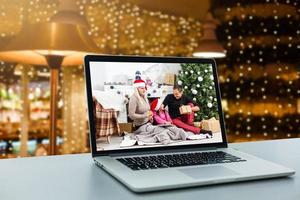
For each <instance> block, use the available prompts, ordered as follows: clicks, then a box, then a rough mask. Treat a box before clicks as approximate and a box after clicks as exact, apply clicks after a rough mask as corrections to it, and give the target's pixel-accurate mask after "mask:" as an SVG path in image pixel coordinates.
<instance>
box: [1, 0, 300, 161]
mask: <svg viewBox="0 0 300 200" xmlns="http://www.w3.org/2000/svg"><path fill="white" fill-rule="evenodd" d="M299 14H300V6H299V1H297V0H251V1H246V0H227V1H220V0H202V1H199V0H185V1H181V0H160V1H153V0H152V1H149V0H23V1H20V0H1V5H0V24H1V25H0V157H1V158H14V157H26V156H41V155H49V154H69V153H83V152H89V141H88V140H89V139H88V134H89V131H88V126H87V112H86V103H85V102H86V94H85V82H84V73H83V66H82V64H83V63H82V55H84V53H88V52H91V53H100V54H114V55H117V54H127V55H149V56H150V55H153V56H154V55H155V56H180V57H184V56H203V55H205V56H212V57H215V58H216V62H217V65H218V73H219V80H220V87H221V93H222V99H223V100H222V106H223V109H224V111H225V123H226V127H227V134H228V140H229V142H244V141H257V140H269V139H282V138H295V137H300V81H299V76H300V53H299V52H300V51H299V50H300V15H299ZM211 52H213V53H219V54H215V55H211V54H209V53H211ZM201 53H204V54H202V55H201ZM205 53H206V54H205ZM220 54H221V56H220ZM224 55H225V57H224ZM83 102H84V103H83ZM49 138H50V140H49Z"/></svg>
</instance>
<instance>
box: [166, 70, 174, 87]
mask: <svg viewBox="0 0 300 200" xmlns="http://www.w3.org/2000/svg"><path fill="white" fill-rule="evenodd" d="M164 83H165V84H167V85H174V83H175V74H173V73H166V74H165V77H164Z"/></svg>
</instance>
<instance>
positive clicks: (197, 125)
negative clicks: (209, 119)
mask: <svg viewBox="0 0 300 200" xmlns="http://www.w3.org/2000/svg"><path fill="white" fill-rule="evenodd" d="M194 126H195V127H198V128H202V122H194Z"/></svg>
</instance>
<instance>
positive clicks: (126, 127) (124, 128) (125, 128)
mask: <svg viewBox="0 0 300 200" xmlns="http://www.w3.org/2000/svg"><path fill="white" fill-rule="evenodd" d="M119 126H120V132H121V133H123V132H127V133H132V131H133V130H132V127H133V126H132V123H119Z"/></svg>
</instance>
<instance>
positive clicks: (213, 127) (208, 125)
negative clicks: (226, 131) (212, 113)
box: [202, 117, 221, 133]
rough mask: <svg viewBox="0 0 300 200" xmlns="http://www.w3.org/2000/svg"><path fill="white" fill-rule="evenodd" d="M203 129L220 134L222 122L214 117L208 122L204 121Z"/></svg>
mask: <svg viewBox="0 0 300 200" xmlns="http://www.w3.org/2000/svg"><path fill="white" fill-rule="evenodd" d="M202 129H204V130H208V131H211V132H213V133H215V132H220V131H221V127H220V121H219V120H217V119H216V118H214V117H212V118H210V119H207V120H202Z"/></svg>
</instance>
